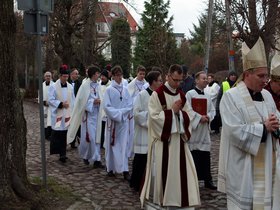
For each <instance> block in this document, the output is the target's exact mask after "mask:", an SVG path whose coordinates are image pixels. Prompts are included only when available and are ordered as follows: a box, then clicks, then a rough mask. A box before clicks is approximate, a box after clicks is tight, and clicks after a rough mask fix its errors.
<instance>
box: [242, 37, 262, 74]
mask: <svg viewBox="0 0 280 210" xmlns="http://www.w3.org/2000/svg"><path fill="white" fill-rule="evenodd" d="M242 60H243V71H246V70H248V69H254V68H260V67H267V60H266V55H265V48H264V44H263V41H262V39H261V38H260V37H259V39H258V41H257V42H256V44H255V45H254V46H253V47H252V48H251V49H250V48H249V47H248V46H247V44H246V43H245V42H243V43H242Z"/></svg>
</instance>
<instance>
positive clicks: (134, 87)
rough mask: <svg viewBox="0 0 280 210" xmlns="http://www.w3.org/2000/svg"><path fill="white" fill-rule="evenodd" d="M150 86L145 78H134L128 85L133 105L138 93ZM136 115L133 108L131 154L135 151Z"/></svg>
mask: <svg viewBox="0 0 280 210" xmlns="http://www.w3.org/2000/svg"><path fill="white" fill-rule="evenodd" d="M148 86H149V83H147V82H146V81H145V80H143V81H139V80H137V78H134V79H133V80H132V81H131V82H130V83H129V84H128V86H127V89H128V92H129V94H130V96H131V98H132V101H133V106H134V103H135V98H136V97H137V95H138V94H139V93H140V91H142V90H145V89H146V88H147V87H148ZM134 121H135V120H134V117H133V110H132V111H131V113H130V116H129V138H130V139H131V140H130V142H131V143H132V144H131V145H129V147H130V149H131V155H132V154H133V153H134V151H133V139H134V132H135V128H134V123H135V122H134Z"/></svg>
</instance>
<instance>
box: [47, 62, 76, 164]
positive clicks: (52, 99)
mask: <svg viewBox="0 0 280 210" xmlns="http://www.w3.org/2000/svg"><path fill="white" fill-rule="evenodd" d="M59 73H60V77H59V79H58V80H57V81H56V82H55V83H54V84H53V85H51V86H50V88H49V93H48V96H49V98H48V103H49V106H50V107H51V123H52V135H51V145H50V154H51V155H52V154H59V160H60V161H61V162H63V163H65V162H66V159H67V157H66V135H67V130H68V127H69V124H70V119H71V113H72V109H73V105H74V100H75V96H74V91H73V86H72V85H71V84H70V83H68V82H67V80H68V77H69V70H68V66H67V65H65V64H64V65H62V66H61V67H60V69H59Z"/></svg>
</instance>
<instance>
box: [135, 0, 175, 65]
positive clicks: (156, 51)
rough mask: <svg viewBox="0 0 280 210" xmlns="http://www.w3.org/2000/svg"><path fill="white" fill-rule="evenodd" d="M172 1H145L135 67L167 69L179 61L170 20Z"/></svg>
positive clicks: (138, 35)
mask: <svg viewBox="0 0 280 210" xmlns="http://www.w3.org/2000/svg"><path fill="white" fill-rule="evenodd" d="M169 4H170V1H169V0H168V1H167V2H166V3H164V1H163V0H151V1H149V2H148V1H145V11H144V13H143V14H142V22H143V27H142V28H141V27H140V29H139V31H138V34H137V43H136V47H135V57H134V67H137V66H138V65H139V64H141V65H144V66H145V67H147V68H148V67H151V66H159V67H161V68H163V69H167V68H168V67H169V66H170V65H171V64H173V63H177V62H178V61H179V60H178V59H179V51H178V49H177V47H176V40H175V37H174V34H173V32H172V27H171V26H172V20H173V17H171V18H169V19H168V8H169Z"/></svg>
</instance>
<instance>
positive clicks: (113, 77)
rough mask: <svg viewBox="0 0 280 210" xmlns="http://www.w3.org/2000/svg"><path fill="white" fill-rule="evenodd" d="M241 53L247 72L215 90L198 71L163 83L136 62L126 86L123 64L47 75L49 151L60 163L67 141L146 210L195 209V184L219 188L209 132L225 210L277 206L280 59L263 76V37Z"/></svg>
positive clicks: (175, 69)
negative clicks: (215, 137) (216, 140)
mask: <svg viewBox="0 0 280 210" xmlns="http://www.w3.org/2000/svg"><path fill="white" fill-rule="evenodd" d="M242 53H243V54H242V55H243V56H242V58H243V73H242V74H241V75H240V77H239V78H238V76H237V74H236V73H235V72H229V74H228V76H227V78H226V80H225V81H223V82H222V83H221V84H219V83H218V82H217V81H215V78H214V75H213V74H206V73H205V72H204V71H200V72H197V73H196V74H195V75H194V77H192V76H190V75H189V74H188V68H187V67H186V66H185V65H183V66H181V65H178V64H174V65H171V66H170V68H169V70H168V72H167V74H166V75H164V76H165V77H164V80H165V81H164V82H163V74H162V71H161V69H160V68H158V67H153V68H152V69H151V70H150V71H149V72H148V73H147V72H146V69H145V67H144V66H141V65H140V66H138V68H137V75H136V77H135V78H134V79H133V80H132V81H131V82H129V83H128V82H127V80H125V79H124V78H123V71H122V68H121V66H119V65H115V66H113V67H112V68H106V69H105V70H102V71H101V69H100V68H99V67H98V66H96V65H91V66H89V67H88V68H87V77H86V78H85V79H84V80H83V81H82V82H80V81H79V79H78V75H79V72H78V70H77V69H76V68H73V69H71V72H69V69H68V66H67V65H62V66H61V67H60V69H59V73H60V77H59V79H58V80H57V81H56V82H53V81H52V79H51V73H50V72H46V73H45V75H44V76H45V82H44V83H43V93H44V95H43V97H44V98H43V101H44V108H45V117H46V120H45V122H46V123H45V136H46V139H48V140H50V154H58V155H59V161H61V162H62V163H63V164H65V163H66V162H67V159H68V157H67V156H66V147H67V144H70V145H71V147H72V148H76V147H77V146H76V145H78V152H79V155H80V157H81V161H83V162H84V164H86V165H92V167H93V168H101V169H103V168H105V170H106V171H107V176H109V177H112V178H114V177H115V176H116V174H122V175H123V178H124V180H126V181H128V182H129V186H130V187H131V188H133V189H134V190H135V191H137V192H139V194H140V201H141V205H142V207H144V206H145V204H146V202H151V203H153V204H155V205H157V206H159V208H162V209H194V208H195V207H196V206H199V205H200V193H199V185H198V182H199V180H203V181H204V186H205V188H208V189H210V190H217V187H216V185H215V184H214V182H213V179H212V174H211V135H210V134H211V133H215V134H218V133H220V131H221V140H220V154H219V172H218V190H219V191H221V192H224V193H226V194H227V208H228V209H234V210H235V209H248V210H250V209H279V208H280V199H279V196H280V183H279V181H280V166H278V165H279V164H280V162H279V161H280V157H278V155H279V154H278V153H277V149H278V148H279V137H280V130H279V124H280V123H279V119H280V116H279V108H280V100H279V97H280V56H279V55H278V54H277V53H276V54H275V56H274V57H273V59H272V62H271V72H270V75H271V78H270V79H269V77H268V66H267V59H266V55H265V50H264V46H263V42H262V40H261V38H260V39H259V40H258V41H257V42H256V44H255V45H254V46H253V47H252V48H251V49H250V48H248V46H247V45H246V44H245V43H243V46H242ZM69 74H70V77H69ZM221 127H222V129H220V128H221ZM102 148H104V149H105V157H104V158H105V162H104V163H103V162H102V157H101V149H102ZM130 158H131V159H133V163H132V171H131V172H130V171H129V167H128V162H129V159H130Z"/></svg>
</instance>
